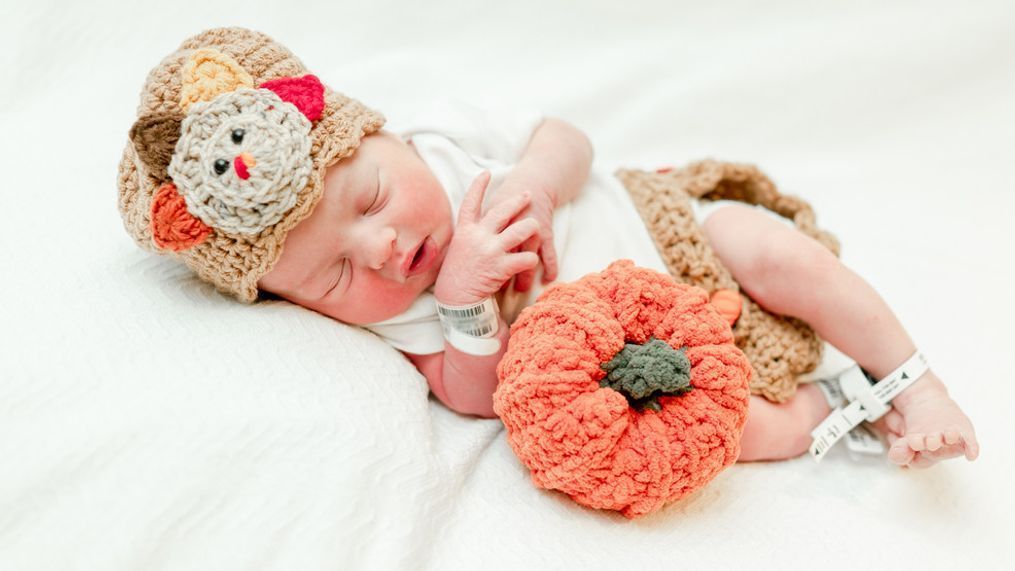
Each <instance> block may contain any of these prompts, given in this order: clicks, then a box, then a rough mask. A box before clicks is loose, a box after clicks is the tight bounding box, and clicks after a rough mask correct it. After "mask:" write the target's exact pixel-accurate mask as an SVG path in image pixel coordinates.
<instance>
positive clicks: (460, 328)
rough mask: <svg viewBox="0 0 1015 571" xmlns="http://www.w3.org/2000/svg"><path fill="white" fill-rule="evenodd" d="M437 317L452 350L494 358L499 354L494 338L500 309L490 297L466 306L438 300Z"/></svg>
mask: <svg viewBox="0 0 1015 571" xmlns="http://www.w3.org/2000/svg"><path fill="white" fill-rule="evenodd" d="M437 317H438V318H439V319H440V321H441V329H443V331H444V339H446V340H447V341H448V343H451V346H452V347H454V348H455V349H458V350H459V351H461V352H463V353H467V354H469V355H493V354H494V353H496V352H497V351H500V340H499V339H497V338H496V336H497V330H498V329H499V327H500V322H499V317H500V308H499V307H498V306H497V300H496V299H494V298H493V297H488V298H486V299H484V300H483V301H481V302H479V303H474V304H469V305H445V304H443V303H441V302H439V301H437Z"/></svg>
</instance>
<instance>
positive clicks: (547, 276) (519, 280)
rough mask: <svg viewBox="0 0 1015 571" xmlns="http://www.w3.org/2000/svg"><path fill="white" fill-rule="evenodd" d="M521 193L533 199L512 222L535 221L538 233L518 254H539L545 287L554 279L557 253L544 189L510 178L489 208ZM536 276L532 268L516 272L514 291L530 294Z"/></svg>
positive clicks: (549, 197) (551, 204)
mask: <svg viewBox="0 0 1015 571" xmlns="http://www.w3.org/2000/svg"><path fill="white" fill-rule="evenodd" d="M523 192H528V193H529V194H531V195H532V198H531V200H530V201H529V204H528V206H526V207H525V208H523V209H522V210H521V211H520V212H518V214H517V216H516V217H515V220H535V221H536V222H538V223H539V232H538V234H536V235H534V236H532V237H530V238H529V239H528V240H526V241H525V243H523V244H522V245H521V246H519V247H518V251H520V252H534V253H535V252H538V254H539V259H540V260H541V261H542V263H543V280H542V281H543V284H544V285H545V284H548V283H550V282H552V281H553V280H555V279H557V250H556V248H554V245H553V206H554V205H553V198H551V196H550V193H549V192H548V191H547V190H545V188H544V187H541V186H539V185H538V184H532V183H531V181H529V180H527V179H519V178H517V177H514V176H511V175H509V176H508V177H507V178H505V179H504V182H503V183H502V184H501V185H500V187H499V188H498V189H497V193H496V194H495V195H494V196H492V197H490V205H489V207H490V208H491V209H492V208H495V207H496V206H497V205H498V204H500V203H501V202H505V201H511V200H512V199H513V198H514V197H516V196H518V195H520V194H521V193H523ZM535 277H536V270H535V267H533V268H532V269H528V270H524V271H522V272H521V273H519V274H518V276H516V277H515V285H514V288H515V291H529V288H531V287H532V282H533V280H535Z"/></svg>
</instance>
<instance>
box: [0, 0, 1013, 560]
mask: <svg viewBox="0 0 1015 571" xmlns="http://www.w3.org/2000/svg"><path fill="white" fill-rule="evenodd" d="M266 4H267V5H266V6H263V7H261V6H258V5H257V3H256V2H252V1H249V0H248V1H245V2H235V3H231V4H229V5H221V6H220V5H214V4H211V3H208V2H198V1H190V0H181V1H179V2H173V3H168V4H167V3H157V4H156V3H153V4H151V5H143V4H130V3H120V2H92V3H77V4H64V3H56V2H53V3H45V2H39V3H31V4H29V3H21V4H20V5H17V7H15V3H13V2H8V3H5V4H4V6H3V7H2V8H0V47H2V48H3V49H2V50H0V70H3V75H4V79H3V81H0V128H2V129H0V133H2V135H0V165H2V167H3V169H2V170H3V173H4V181H3V183H2V184H0V196H2V199H3V201H2V205H3V212H4V213H5V218H4V220H3V222H2V223H0V268H2V269H0V295H2V299H3V302H2V308H0V327H2V333H0V341H2V342H0V569H3V570H21V569H32V570H34V569H146V570H147V569H216V570H226V569H251V568H258V569H286V570H288V569H301V570H304V569H359V568H362V569H367V568H369V569H393V568H441V569H451V568H463V569H465V568H477V567H479V566H483V567H484V568H501V567H503V568H509V567H511V568H517V567H522V566H525V567H528V568H563V567H565V566H571V565H576V566H578V567H580V568H585V569H609V568H613V569H615V568H619V567H622V566H624V567H632V566H635V567H639V568H640V567H644V566H648V565H659V566H662V565H665V566H666V567H667V568H692V569H696V568H705V567H708V568H713V569H714V568H730V569H734V568H736V569H741V568H745V567H747V566H750V567H751V568H780V569H783V568H816V567H821V568H834V569H857V568H875V569H876V568H885V569H887V568H900V569H911V568H918V567H928V568H938V569H944V568H955V567H957V566H959V565H962V566H963V567H966V566H969V567H972V568H981V569H982V568H1000V567H1001V566H1002V555H1003V553H1004V551H1006V549H1005V548H1006V547H1007V541H1008V537H1009V534H1010V532H1011V529H1012V528H1013V524H1015V521H1013V520H1012V516H1011V507H1012V503H1013V502H1012V499H1013V494H1012V491H1011V486H1010V484H1009V481H1010V478H1011V474H1012V473H1013V468H1015V465H1013V462H1012V457H1013V455H1012V452H1011V450H1010V448H1009V446H1008V442H1007V440H1008V437H1009V435H1010V432H1011V429H1012V428H1013V426H1012V422H1011V420H1010V419H1011V418H1012V415H1011V413H1010V412H1009V411H1008V410H1007V409H1008V408H1010V406H1011V403H1012V402H1013V397H1015V390H1013V388H1012V382H1011V380H1010V379H1009V377H1010V374H1008V370H1009V369H1011V365H1010V363H1009V362H1008V361H1007V359H1008V358H1010V356H1011V355H1012V351H1011V348H1012V344H1013V341H1015V339H1013V335H1012V333H1011V331H1012V327H1011V325H1012V323H1013V322H1015V311H1013V309H1012V303H1011V298H1010V291H1011V282H1010V281H1009V279H1008V278H1010V276H1011V274H1012V272H1011V268H1010V266H1011V259H1012V256H1011V246H1012V244H1015V231H1013V226H1015V225H1013V224H1012V222H1011V216H1012V212H1015V198H1013V196H1015V194H1013V191H1015V188H1013V187H1015V184H1013V182H1012V181H1013V180H1015V179H1013V178H1012V176H1011V174H1010V166H1011V163H1012V157H1013V152H1015V139H1013V137H1012V133H1013V127H1012V126H1013V125H1015V61H1013V54H1015V35H1013V34H1012V33H1011V31H1012V30H1013V29H1015V9H1013V5H1012V3H1011V2H1007V1H997V2H976V3H954V2H944V1H940V2H919V1H911V2H893V3H887V2H859V3H858V2H852V3H842V5H841V6H840V7H837V8H836V7H833V6H832V5H831V4H830V3H814V2H804V1H795V2H791V1H784V2H776V3H758V2H748V1H746V0H744V1H738V2H687V3H678V2H657V3H639V2H605V1H603V2H584V3H581V4H577V3H564V2H561V3H556V4H551V3H545V2H536V1H530V2H497V3H490V5H489V6H486V7H483V6H480V5H478V4H474V3H469V4H466V3H459V2H413V3H410V2H404V3H397V2H357V3H348V2H342V3H339V2H320V3H314V2H295V3H278V2H272V3H266ZM763 4H765V5H763ZM218 25H244V26H248V27H252V28H257V29H261V30H263V31H266V32H267V33H269V34H270V35H272V36H274V37H275V38H276V39H278V40H279V41H281V42H283V43H285V44H286V45H288V46H289V47H290V48H292V49H293V50H294V51H295V52H296V54H297V55H299V56H300V57H301V59H303V60H304V62H305V63H306V64H307V65H308V66H309V67H310V68H311V69H312V70H314V71H315V73H317V74H318V75H320V76H321V77H322V78H324V79H325V80H326V81H327V82H328V83H329V84H332V85H334V86H335V87H336V88H337V89H339V90H341V91H344V92H347V93H349V94H350V95H353V96H355V97H357V98H360V99H361V100H363V101H364V102H367V103H368V104H369V105H371V106H374V107H375V108H377V109H380V110H382V111H383V112H385V113H386V114H387V115H388V116H389V117H390V118H391V119H392V120H398V121H401V120H404V119H406V118H408V117H410V116H411V114H412V113H413V112H414V111H416V110H417V105H418V102H421V101H423V100H428V99H431V98H433V97H436V96H440V95H444V94H448V93H451V94H454V95H455V96H457V97H461V98H463V99H466V100H471V101H474V102H476V103H477V104H478V105H490V106H498V105H499V106H504V105H509V104H513V103H517V104H519V105H526V106H531V107H536V108H540V109H544V110H545V111H546V112H547V113H548V114H549V115H553V116H558V117H561V118H563V119H565V120H567V121H569V122H571V123H573V124H575V125H577V126H579V127H580V128H582V129H583V130H584V131H585V132H586V133H588V134H589V136H590V137H591V139H592V141H593V143H594V145H595V148H596V160H597V161H598V162H599V163H601V164H605V165H608V166H611V167H615V166H634V167H644V168H654V167H657V166H661V165H664V164H675V165H680V164H684V163H686V162H689V161H691V160H696V159H700V158H704V157H713V158H717V159H723V160H735V161H745V162H752V163H755V164H758V165H759V166H760V167H761V168H762V169H763V170H764V171H765V172H766V173H767V174H769V175H770V176H771V177H772V178H773V179H774V180H775V181H776V183H777V184H778V185H779V186H780V188H781V189H782V190H783V191H784V192H788V193H791V194H799V195H802V196H804V197H806V198H807V199H808V200H809V201H810V202H811V203H812V204H813V205H814V207H815V209H816V211H817V213H818V217H819V218H818V221H819V224H820V225H821V226H822V227H824V228H826V229H829V230H831V231H832V232H834V233H835V234H836V235H837V236H838V237H839V238H840V239H841V241H842V243H843V246H844V248H843V254H842V259H843V260H844V261H845V262H846V263H847V264H848V265H849V266H850V267H852V268H854V269H855V270H856V271H857V272H858V273H860V274H861V275H863V276H864V277H866V278H867V280H868V281H869V282H870V283H871V284H873V285H874V286H875V287H876V288H877V290H878V291H879V292H880V293H881V294H882V295H883V296H884V297H885V299H886V300H887V301H888V302H889V304H890V305H891V306H892V307H893V308H894V309H895V311H896V313H897V315H898V316H899V318H900V319H901V320H902V322H903V323H904V324H905V325H906V326H907V329H908V331H909V332H910V334H911V336H912V337H913V339H914V341H915V342H916V343H917V345H918V346H919V347H920V348H921V349H922V350H923V351H924V353H925V354H926V355H927V356H928V358H929V359H930V362H931V366H932V367H933V368H934V369H935V370H936V371H937V372H938V373H939V374H940V376H941V377H942V378H943V379H944V380H945V382H946V383H947V384H948V385H949V387H950V390H951V394H952V395H953V396H954V397H955V399H956V400H957V401H958V402H959V404H960V405H962V407H963V408H964V409H965V410H966V411H967V412H968V413H969V415H970V416H971V417H972V419H973V421H974V424H975V426H976V428H977V434H978V436H979V439H980V444H981V447H982V454H981V457H980V458H979V459H978V460H976V461H975V462H973V463H968V462H966V461H965V460H964V459H962V460H953V461H950V462H947V463H945V464H943V465H940V466H937V467H935V468H933V469H931V470H929V471H912V470H901V469H899V468H897V467H894V466H891V465H889V464H888V463H887V462H886V461H884V460H881V461H880V462H875V463H870V464H863V463H856V462H852V461H851V460H850V459H849V457H848V456H847V455H846V454H845V451H844V450H842V449H839V448H837V449H835V450H833V451H832V452H831V453H830V455H829V457H828V458H827V459H826V460H825V461H824V462H822V463H821V464H820V465H816V464H815V463H814V462H813V461H812V460H810V459H809V458H807V457H801V458H798V459H795V460H791V461H786V462H775V463H756V464H746V465H735V466H733V467H731V468H730V469H728V470H727V471H725V472H723V473H722V474H720V475H719V477H718V478H716V479H715V480H714V481H713V482H712V483H711V484H710V485H709V486H707V487H706V488H705V489H703V490H701V491H700V492H699V493H697V494H695V495H694V496H691V497H690V498H688V499H686V500H685V501H683V502H680V503H678V504H675V505H671V506H669V507H668V508H666V509H664V510H662V511H660V512H658V513H656V514H653V515H651V516H648V517H646V518H643V519H640V520H635V521H627V520H626V519H624V518H623V517H621V516H619V515H617V514H614V513H611V512H600V511H595V510H590V509H586V508H583V507H581V506H578V505H577V504H575V503H574V502H572V501H571V500H570V499H568V498H567V497H566V496H563V495H562V494H559V493H557V492H547V491H544V490H539V489H537V488H535V486H533V484H532V483H531V481H530V480H529V477H528V473H527V470H526V469H525V468H524V467H523V466H522V465H521V464H520V463H519V462H518V460H517V459H516V458H515V456H514V454H513V452H512V451H511V449H510V447H509V446H508V445H507V441H506V439H505V433H504V430H503V428H502V425H501V423H500V422H499V421H498V420H477V419H475V418H471V417H464V416H460V415H457V414H455V413H453V412H451V411H449V410H448V409H446V408H444V407H443V406H442V405H441V404H440V403H439V402H437V401H436V400H435V399H433V398H432V397H430V398H428V396H427V394H428V393H427V386H426V382H425V380H424V378H423V377H422V376H421V375H420V374H418V373H417V372H416V371H415V369H414V368H413V367H412V365H411V364H410V363H409V362H408V361H406V360H405V359H403V358H402V357H401V356H400V355H399V353H398V352H397V351H395V350H394V349H392V348H390V347H388V346H386V345H385V344H383V343H382V342H381V341H379V340H378V339H377V338H376V337H374V336H372V335H371V334H369V333H368V332H365V331H362V330H356V329H353V328H350V327H347V326H344V325H341V324H338V323H336V322H334V321H332V320H330V319H327V318H325V317H323V316H321V315H318V314H316V313H313V312H311V311H308V310H304V309H302V308H299V307H296V306H294V305H291V304H288V303H283V302H272V303H265V304H260V305H257V306H254V307H251V306H243V305H241V304H239V303H237V302H234V301H232V300H231V299H228V298H226V297H223V296H221V295H220V294H218V293H216V292H215V291H214V290H213V289H212V288H211V287H210V286H207V285H204V284H202V283H200V282H199V281H198V280H197V279H196V278H194V277H192V276H191V275H190V274H189V273H188V272H187V271H186V270H185V269H184V268H182V267H181V266H177V265H175V264H174V262H172V261H170V260H168V259H162V258H157V257H154V256H152V255H150V254H147V253H144V252H142V251H141V250H139V249H138V248H136V247H135V246H134V244H133V243H132V242H131V240H130V239H129V237H128V236H127V234H126V232H125V231H124V230H123V229H122V227H121V222H120V219H119V216H118V215H117V212H116V185H115V177H116V165H117V162H118V160H119V157H120V152H121V150H122V147H123V144H124V143H125V141H126V135H127V130H128V128H129V127H130V125H131V123H132V122H133V120H134V111H135V107H136V105H137V97H138V93H139V91H140V88H141V85H142V83H143V81H144V76H145V74H146V73H147V72H148V70H149V69H150V68H151V67H152V66H154V65H155V64H156V63H157V62H158V60H159V59H160V58H162V57H163V56H164V55H166V54H168V53H169V52H170V51H172V50H173V49H174V48H175V47H176V46H177V45H178V44H179V42H180V41H181V40H182V39H184V38H185V37H187V36H189V35H191V34H193V33H196V32H198V31H200V30H202V29H204V28H207V27H212V26H218ZM841 446H842V445H840V447H841Z"/></svg>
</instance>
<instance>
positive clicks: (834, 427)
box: [810, 350, 930, 462]
mask: <svg viewBox="0 0 1015 571" xmlns="http://www.w3.org/2000/svg"><path fill="white" fill-rule="evenodd" d="M929 368H930V367H929V366H928V365H927V359H926V358H925V357H924V356H923V353H921V352H920V351H919V350H917V351H916V353H914V354H913V356H912V357H910V358H909V359H907V360H906V362H905V363H903V364H902V365H901V366H900V367H899V368H897V369H895V370H894V371H892V372H891V373H890V374H889V375H888V376H887V377H885V378H883V379H881V380H880V381H877V382H875V379H874V378H873V377H872V376H871V375H870V374H869V373H867V371H864V370H863V369H862V368H860V366H859V365H853V366H852V367H850V368H849V369H847V370H846V371H845V372H844V373H842V374H841V375H840V376H839V378H838V381H839V383H840V384H841V387H842V394H841V395H834V394H833V396H834V397H840V398H843V399H845V400H848V401H849V404H848V405H846V406H845V407H843V406H842V405H839V406H836V407H835V409H834V410H833V411H832V413H831V414H829V415H828V417H827V418H825V420H823V421H822V422H821V424H819V425H818V426H817V428H815V429H814V430H812V431H811V438H813V439H814V440H813V441H812V442H811V447H810V453H811V457H813V458H814V461H815V462H821V459H822V458H824V456H825V453H826V452H828V450H829V449H831V447H832V446H833V445H835V443H836V442H838V441H839V439H841V438H842V437H843V436H845V435H846V434H848V433H849V432H850V431H852V430H853V429H854V428H855V427H856V426H857V425H859V424H860V423H861V422H863V421H865V420H866V421H869V422H873V421H875V420H877V419H879V418H881V417H882V416H884V415H885V413H886V412H888V411H889V410H890V409H891V406H890V405H889V404H888V403H889V402H891V400H892V399H894V398H895V397H896V396H898V394H899V393H901V392H902V391H904V390H906V389H907V388H909V385H911V384H913V383H914V382H915V381H916V380H917V379H919V378H920V377H921V376H922V375H923V374H924V373H926V372H927V369H929ZM818 386H819V387H820V388H821V389H822V392H824V393H825V395H826V397H828V396H829V394H830V393H834V390H829V387H828V386H824V385H823V384H819V385H818ZM829 402H830V403H831V402H833V399H832V398H829Z"/></svg>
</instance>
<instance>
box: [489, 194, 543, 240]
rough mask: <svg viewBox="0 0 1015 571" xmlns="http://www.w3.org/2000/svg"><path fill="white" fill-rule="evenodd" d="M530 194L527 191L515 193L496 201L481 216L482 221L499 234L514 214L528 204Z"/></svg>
mask: <svg viewBox="0 0 1015 571" xmlns="http://www.w3.org/2000/svg"><path fill="white" fill-rule="evenodd" d="M531 198H532V195H531V194H529V192H528V191H525V192H522V193H521V194H516V195H514V196H512V197H510V198H508V199H507V200H505V201H503V202H501V203H498V204H497V205H496V206H494V207H493V208H491V209H490V211H489V212H487V213H486V216H484V217H483V223H484V224H486V225H487V228H489V229H490V230H492V231H494V232H496V233H498V234H500V233H501V232H502V231H503V230H504V227H505V226H507V225H508V222H510V221H511V220H512V219H513V218H514V217H515V215H517V214H518V213H519V212H521V211H522V210H523V209H524V208H525V207H526V206H528V204H529V200H531Z"/></svg>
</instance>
